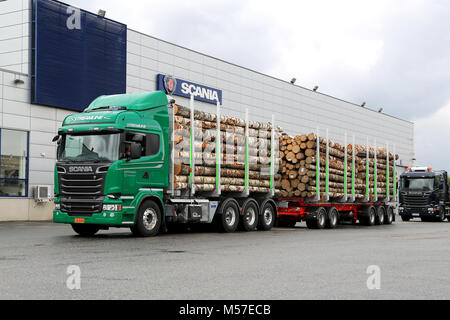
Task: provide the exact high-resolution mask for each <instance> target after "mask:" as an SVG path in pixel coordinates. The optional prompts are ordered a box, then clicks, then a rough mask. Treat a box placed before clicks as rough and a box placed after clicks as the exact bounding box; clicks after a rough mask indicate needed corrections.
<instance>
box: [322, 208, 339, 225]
mask: <svg viewBox="0 0 450 320" xmlns="http://www.w3.org/2000/svg"><path fill="white" fill-rule="evenodd" d="M338 216H339V211H338V210H337V209H336V208H335V207H330V208H328V210H327V217H326V221H325V228H327V229H334V228H336V226H337V222H338Z"/></svg>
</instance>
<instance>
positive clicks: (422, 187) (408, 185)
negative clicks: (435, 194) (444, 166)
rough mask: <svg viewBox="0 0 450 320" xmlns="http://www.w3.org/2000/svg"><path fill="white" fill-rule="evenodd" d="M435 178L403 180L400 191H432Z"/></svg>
mask: <svg viewBox="0 0 450 320" xmlns="http://www.w3.org/2000/svg"><path fill="white" fill-rule="evenodd" d="M433 186H434V178H402V179H401V182H400V189H401V190H403V191H432V190H433Z"/></svg>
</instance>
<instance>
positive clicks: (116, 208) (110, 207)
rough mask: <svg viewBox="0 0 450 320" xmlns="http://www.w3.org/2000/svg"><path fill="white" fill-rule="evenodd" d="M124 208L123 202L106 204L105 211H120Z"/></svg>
mask: <svg viewBox="0 0 450 320" xmlns="http://www.w3.org/2000/svg"><path fill="white" fill-rule="evenodd" d="M120 210H122V205H121V204H104V205H103V211H120Z"/></svg>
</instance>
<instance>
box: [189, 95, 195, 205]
mask: <svg viewBox="0 0 450 320" xmlns="http://www.w3.org/2000/svg"><path fill="white" fill-rule="evenodd" d="M190 107H191V139H190V154H189V155H190V160H191V161H190V171H191V181H190V182H191V183H190V184H191V197H192V196H194V194H195V136H194V134H195V129H194V127H195V125H194V95H193V94H191V100H190Z"/></svg>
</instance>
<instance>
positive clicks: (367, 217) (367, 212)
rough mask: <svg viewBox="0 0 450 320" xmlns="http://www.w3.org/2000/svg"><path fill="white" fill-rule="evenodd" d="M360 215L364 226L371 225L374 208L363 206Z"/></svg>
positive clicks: (373, 217)
mask: <svg viewBox="0 0 450 320" xmlns="http://www.w3.org/2000/svg"><path fill="white" fill-rule="evenodd" d="M362 211H363V212H362V214H361V217H360V222H361V224H363V225H365V226H373V225H374V224H375V219H376V210H375V207H374V206H365V207H364V208H363V210H362Z"/></svg>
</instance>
